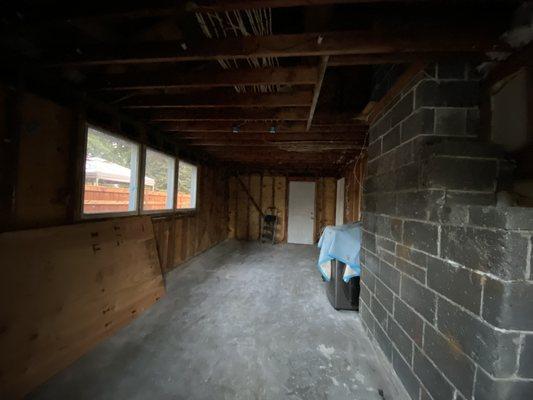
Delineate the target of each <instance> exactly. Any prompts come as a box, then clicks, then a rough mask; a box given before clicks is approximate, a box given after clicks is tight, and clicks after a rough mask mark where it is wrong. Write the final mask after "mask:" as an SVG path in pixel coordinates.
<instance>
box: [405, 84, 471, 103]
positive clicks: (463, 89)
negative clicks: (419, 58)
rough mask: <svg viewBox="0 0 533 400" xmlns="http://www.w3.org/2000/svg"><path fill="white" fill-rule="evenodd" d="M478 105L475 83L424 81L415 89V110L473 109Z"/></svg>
mask: <svg viewBox="0 0 533 400" xmlns="http://www.w3.org/2000/svg"><path fill="white" fill-rule="evenodd" d="M478 103H479V83H478V82H477V81H459V80H457V81H454V80H450V81H440V82H439V81H434V80H425V81H422V82H420V84H419V85H418V86H417V87H416V89H415V109H417V108H419V107H474V106H477V105H478Z"/></svg>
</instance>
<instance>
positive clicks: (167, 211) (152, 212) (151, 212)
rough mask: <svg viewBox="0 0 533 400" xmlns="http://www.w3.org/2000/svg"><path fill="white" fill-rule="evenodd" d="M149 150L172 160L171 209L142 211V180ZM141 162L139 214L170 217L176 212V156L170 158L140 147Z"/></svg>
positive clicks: (150, 148) (147, 147)
mask: <svg viewBox="0 0 533 400" xmlns="http://www.w3.org/2000/svg"><path fill="white" fill-rule="evenodd" d="M148 150H150V151H153V152H155V153H159V154H162V155H164V156H167V157H170V158H172V159H173V160H174V170H173V171H172V172H173V176H174V182H173V183H174V187H173V188H172V194H171V196H172V207H171V208H165V209H159V210H145V209H144V180H145V176H146V152H147V151H148ZM141 153H142V160H141V169H142V174H139V187H140V188H141V189H140V190H139V192H140V200H139V201H140V207H139V214H142V215H161V216H163V215H170V214H173V213H174V212H175V210H176V193H177V188H178V164H179V160H178V158H177V157H176V156H172V155H170V154H167V153H165V152H163V151H160V150H157V149H154V148H153V147H150V146H146V145H142V152H141Z"/></svg>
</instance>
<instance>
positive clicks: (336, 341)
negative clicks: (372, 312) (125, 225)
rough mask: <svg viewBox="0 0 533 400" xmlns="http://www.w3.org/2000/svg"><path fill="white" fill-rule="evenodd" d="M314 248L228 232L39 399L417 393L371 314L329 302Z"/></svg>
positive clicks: (365, 398) (364, 398)
mask: <svg viewBox="0 0 533 400" xmlns="http://www.w3.org/2000/svg"><path fill="white" fill-rule="evenodd" d="M317 255H318V253H317V249H316V248H315V247H314V246H299V245H276V246H272V245H266V244H265V245H261V244H259V243H243V242H236V241H227V242H224V243H222V244H220V245H218V246H216V247H215V248H213V249H211V250H209V251H208V252H206V253H204V254H202V255H200V256H199V257H196V258H195V259H193V260H191V261H190V262H188V263H187V264H186V265H184V266H182V267H180V268H178V269H177V270H174V271H172V272H171V273H170V274H169V275H168V276H167V277H166V285H167V295H166V297H165V298H164V299H162V300H161V301H160V302H159V303H157V304H156V305H155V306H153V307H152V308H151V309H150V310H148V311H146V312H145V313H144V314H143V315H142V316H140V317H139V318H138V319H137V320H135V321H134V322H133V323H131V324H130V325H128V326H127V327H125V328H123V329H122V330H121V331H119V332H118V333H117V334H116V335H115V336H113V337H111V338H109V339H107V340H105V341H104V342H103V343H101V344H100V345H99V346H97V347H96V348H95V349H94V350H92V351H91V352H89V353H88V354H86V355H85V356H83V357H82V358H81V359H79V360H78V361H77V362H75V363H74V364H73V365H71V366H70V367H68V368H67V369H65V370H64V371H62V372H61V373H59V374H58V375H56V376H55V377H54V378H52V379H51V380H50V381H49V382H47V383H46V384H44V385H43V386H41V387H40V388H39V389H38V390H37V391H35V392H34V393H33V394H32V395H31V396H30V398H32V399H91V400H95V399H113V400H118V399H129V400H131V399H360V400H373V399H378V400H383V399H387V400H392V399H394V400H401V399H404V398H405V397H404V396H405V393H404V392H403V391H402V389H401V388H400V389H398V387H397V386H396V384H397V378H396V376H395V375H394V374H391V373H390V371H389V370H387V369H386V368H385V367H384V366H383V364H382V363H381V362H380V358H379V357H376V354H375V353H374V350H373V348H372V346H371V345H370V342H369V340H368V338H367V336H366V335H365V334H364V332H363V329H362V326H361V322H360V319H359V315H358V314H357V313H355V312H349V311H344V312H343V311H335V310H334V309H333V308H332V307H331V306H330V304H329V303H328V301H327V298H326V294H325V292H324V283H323V282H322V280H321V278H320V274H319V273H318V271H317V269H316V267H315V262H316V259H317Z"/></svg>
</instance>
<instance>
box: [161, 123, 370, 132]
mask: <svg viewBox="0 0 533 400" xmlns="http://www.w3.org/2000/svg"><path fill="white" fill-rule="evenodd" d="M156 125H157V126H158V128H159V129H160V130H162V131H165V132H180V133H183V132H200V133H205V134H209V133H214V134H216V133H231V132H232V128H233V126H234V125H235V124H234V123H233V122H230V121H217V122H207V121H187V122H178V121H157V123H156ZM271 126H272V124H271V123H267V122H254V121H249V122H245V123H241V124H239V131H240V132H241V133H266V132H269V129H270V127H271ZM306 128H307V122H299V121H283V122H279V123H277V124H276V132H278V133H285V132H287V133H290V132H295V133H305V132H306ZM367 130H368V125H366V124H365V123H360V122H356V121H352V122H351V123H343V124H341V123H337V124H324V125H319V124H316V123H315V124H313V125H311V129H310V130H309V132H366V131H367Z"/></svg>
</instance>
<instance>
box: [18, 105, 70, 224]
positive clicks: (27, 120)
mask: <svg viewBox="0 0 533 400" xmlns="http://www.w3.org/2000/svg"><path fill="white" fill-rule="evenodd" d="M18 108H19V113H20V116H19V118H20V121H19V122H20V129H19V130H20V138H19V141H20V142H19V154H18V165H17V175H16V176H17V182H16V200H15V224H16V226H17V228H19V229H28V228H34V227H43V226H50V225H61V224H64V223H65V221H66V220H67V218H68V210H69V201H71V200H72V199H71V198H70V197H69V195H68V194H69V190H70V188H69V186H70V183H71V181H70V180H71V177H70V173H71V170H70V169H69V168H68V165H69V161H70V157H71V155H70V146H71V140H72V137H73V132H74V131H75V129H76V128H75V126H76V116H75V113H74V112H72V111H71V110H69V109H67V108H65V107H62V106H59V105H57V104H56V103H53V102H51V101H49V100H45V99H42V98H40V97H38V96H34V95H29V94H27V95H23V96H21V100H20V104H19V105H18ZM13 167H14V166H11V168H13Z"/></svg>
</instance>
